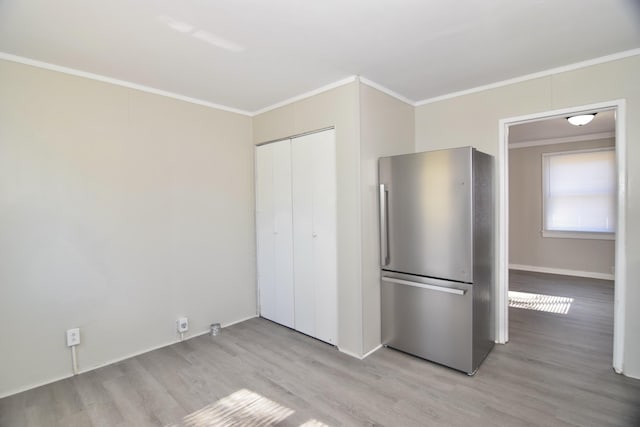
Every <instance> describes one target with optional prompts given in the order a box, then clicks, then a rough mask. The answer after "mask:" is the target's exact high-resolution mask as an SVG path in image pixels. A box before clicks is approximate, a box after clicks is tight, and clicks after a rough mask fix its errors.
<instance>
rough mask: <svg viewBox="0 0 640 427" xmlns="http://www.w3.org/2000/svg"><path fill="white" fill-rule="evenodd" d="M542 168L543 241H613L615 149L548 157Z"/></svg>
mask: <svg viewBox="0 0 640 427" xmlns="http://www.w3.org/2000/svg"><path fill="white" fill-rule="evenodd" d="M542 168H543V169H542V172H543V173H542V176H543V181H544V182H543V194H544V196H543V211H544V215H543V222H544V224H543V231H542V235H543V236H544V237H568V238H586V239H613V238H614V233H615V228H616V195H617V194H616V193H617V190H616V159H615V150H614V149H613V148H603V149H596V150H581V151H568V152H562V153H545V154H543V155H542Z"/></svg>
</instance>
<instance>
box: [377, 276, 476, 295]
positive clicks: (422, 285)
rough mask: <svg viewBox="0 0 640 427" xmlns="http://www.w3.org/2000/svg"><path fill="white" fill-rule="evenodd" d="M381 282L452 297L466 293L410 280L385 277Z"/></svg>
mask: <svg viewBox="0 0 640 427" xmlns="http://www.w3.org/2000/svg"><path fill="white" fill-rule="evenodd" d="M382 281H383V282H388V283H397V284H399V285H407V286H414V287H416V288H422V289H429V290H432V291H438V292H446V293H449V294H454V295H464V294H465V293H466V292H467V291H466V290H465V289H458V288H446V287H444V286H436V285H428V284H426V283H420V282H412V281H410V280H402V279H396V278H393V277H387V276H382Z"/></svg>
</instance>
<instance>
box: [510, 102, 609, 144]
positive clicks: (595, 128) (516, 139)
mask: <svg viewBox="0 0 640 427" xmlns="http://www.w3.org/2000/svg"><path fill="white" fill-rule="evenodd" d="M615 130H616V119H615V112H614V110H607V111H600V112H598V113H597V114H596V116H595V117H594V118H593V120H592V121H591V122H590V123H588V124H586V125H584V126H573V125H572V124H570V123H569V122H568V121H567V118H566V117H556V118H551V119H544V120H538V121H535V122H529V123H523V124H519V125H512V126H509V144H518V143H530V142H535V141H538V142H539V141H542V140H548V139H562V138H571V137H577V136H585V135H588V136H589V137H593V136H594V135H605V134H615Z"/></svg>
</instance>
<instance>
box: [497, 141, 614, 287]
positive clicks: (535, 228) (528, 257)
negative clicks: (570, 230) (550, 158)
mask: <svg viewBox="0 0 640 427" xmlns="http://www.w3.org/2000/svg"><path fill="white" fill-rule="evenodd" d="M613 146H615V140H614V139H613V138H610V139H601V140H594V141H580V142H572V143H564V144H553V145H544V146H534V147H523V148H516V149H511V150H509V264H519V265H521V266H533V267H543V268H553V269H562V270H575V271H578V272H587V273H599V274H600V275H602V274H604V275H610V274H612V272H613V270H612V267H613V266H614V265H615V256H614V254H615V250H614V249H615V241H613V240H590V239H561V238H553V237H542V234H541V231H542V154H543V153H555V152H559V151H571V150H583V149H590V148H600V147H613Z"/></svg>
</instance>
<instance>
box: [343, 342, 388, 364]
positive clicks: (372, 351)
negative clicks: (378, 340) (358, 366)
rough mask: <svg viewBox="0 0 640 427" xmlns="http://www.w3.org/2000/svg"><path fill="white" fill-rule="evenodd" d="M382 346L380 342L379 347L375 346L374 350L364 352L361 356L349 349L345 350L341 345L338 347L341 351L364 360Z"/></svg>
mask: <svg viewBox="0 0 640 427" xmlns="http://www.w3.org/2000/svg"><path fill="white" fill-rule="evenodd" d="M380 347H382V344H378V346H377V347H375V348H374V349H373V350H371V351H368V352H367V353H365V354H363V355H362V356H359V355H357V354H355V353H352V352H350V351H349V350H343V349H341V348H340V347H338V350H339V351H340V353H344V354H346V355H347V356H351V357H353V358H356V359H358V360H364V359H365V358H367V357H368V356H371V355H372V354H373V353H375V352H376V351H377V350H378V349H379V348H380Z"/></svg>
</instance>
